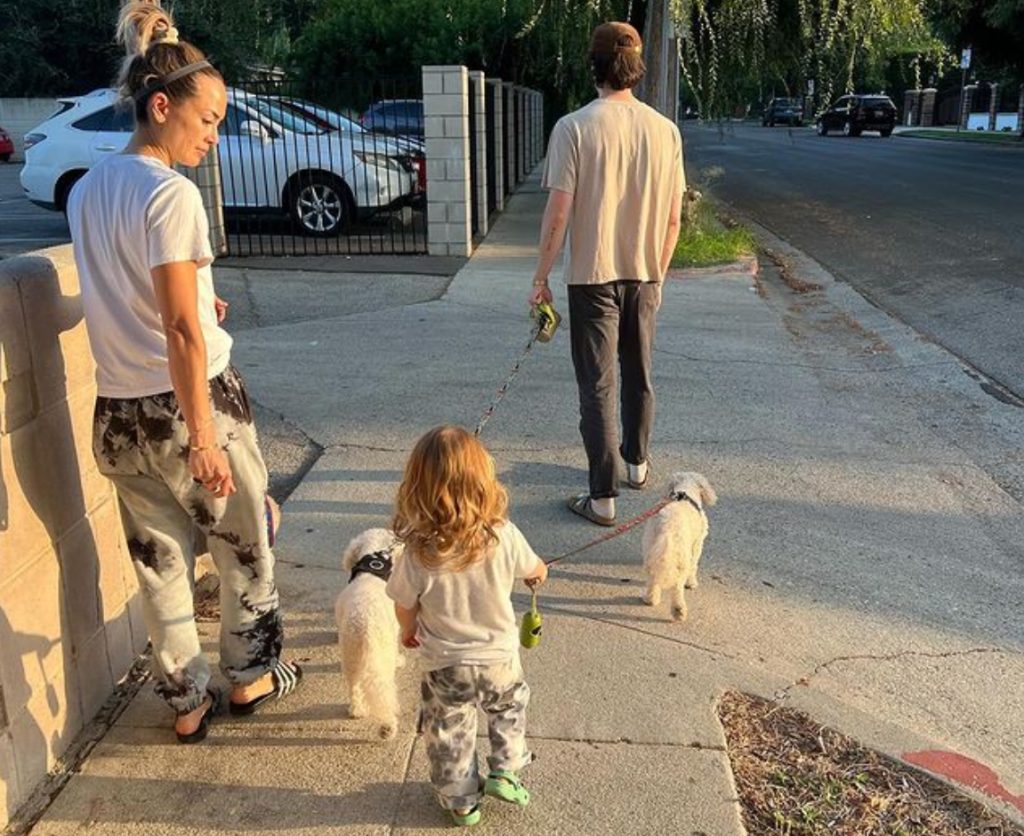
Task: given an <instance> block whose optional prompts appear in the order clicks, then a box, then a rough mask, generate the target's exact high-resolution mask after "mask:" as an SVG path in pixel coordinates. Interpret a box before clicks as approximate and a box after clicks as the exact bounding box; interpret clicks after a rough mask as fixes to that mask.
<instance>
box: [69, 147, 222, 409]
mask: <svg viewBox="0 0 1024 836" xmlns="http://www.w3.org/2000/svg"><path fill="white" fill-rule="evenodd" d="M68 224H69V226H70V227H71V240H72V242H73V249H74V253H75V263H76V264H77V266H78V279H79V284H80V285H81V289H82V307H83V310H84V312H85V321H86V327H87V329H88V332H89V343H90V345H91V347H92V353H93V357H95V359H96V381H97V384H98V390H99V394H100V395H102V396H105V397H110V398H141V397H145V396H147V395H155V394H158V393H160V392H169V391H171V389H172V388H173V387H172V385H171V374H170V368H169V365H168V359H167V338H166V336H165V334H164V328H163V322H162V320H161V318H160V309H159V307H158V306H157V301H156V291H155V289H154V287H153V279H152V276H151V275H150V269H151V268H153V267H158V266H160V265H161V264H171V263H173V262H178V261H194V262H196V266H197V268H198V272H197V279H198V299H197V304H198V306H199V324H200V327H201V328H202V332H203V338H204V339H205V341H206V363H207V378H213V377H216V376H217V375H219V374H220V373H221V372H223V371H224V369H225V368H227V365H228V362H229V360H230V355H231V342H232V341H231V337H230V336H229V335H228V333H227V332H226V331H224V330H223V329H222V328H221V327H220V326H219V325H218V324H217V315H216V310H215V308H214V299H215V296H214V291H213V276H212V273H211V271H210V264H211V263H212V262H213V251H212V250H211V249H210V238H209V227H208V224H207V221H206V212H205V210H204V209H203V201H202V197H201V196H200V194H199V189H198V188H197V187H196V185H195V184H194V183H192V182H191V181H189V180H188V179H187V178H185V177H184V176H182V175H181V174H179V173H178V172H176V171H174V170H173V169H171V168H168V167H167V166H166V165H164V164H163V163H162V162H160V161H159V160H156V159H154V158H152V157H147V156H141V155H138V154H115V155H113V156H110V157H107V158H106V159H104V160H103V161H102V162H100V163H99V164H98V165H95V166H93V168H92V169H90V170H89V172H88V173H87V174H86V175H85V176H84V177H83V178H82V179H81V180H79V181H78V183H76V184H75V187H74V188H73V189H72V190H71V195H70V196H69V198H68Z"/></svg>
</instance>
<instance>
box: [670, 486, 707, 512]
mask: <svg viewBox="0 0 1024 836" xmlns="http://www.w3.org/2000/svg"><path fill="white" fill-rule="evenodd" d="M672 498H673V499H674V500H675V501H676V502H680V501H686V502H689V503H690V504H691V505H692V506H693V507H694V508H696V509H697V513H698V514H703V513H704V509H703V508H701V507H700V503H699V502H697V500H696V499H694V498H693V497H692V496H690V495H689V494H688V493H687V492H686V491H677V492H675V493H673V494H672Z"/></svg>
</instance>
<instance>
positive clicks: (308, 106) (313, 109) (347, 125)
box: [281, 99, 364, 134]
mask: <svg viewBox="0 0 1024 836" xmlns="http://www.w3.org/2000/svg"><path fill="white" fill-rule="evenodd" d="M281 105H282V106H284V107H286V108H288V109H289V110H290V111H293V112H294V113H297V114H298V115H299V116H300V117H302V118H304V119H308V120H310V121H312V122H315V123H317V124H320V125H323V126H324V127H325V128H327V129H328V130H332V131H342V132H346V131H347V132H348V133H353V134H358V133H362V132H363V130H364V128H363V126H362V125H360V124H359V123H358V122H354V121H353V120H351V119H349V118H348V117H347V116H342V115H341V114H340V113H336V112H335V111H333V110H328V109H327V108H326V107H321V106H320V105H316V104H313V103H312V102H304V101H302V100H300V99H289V100H282V101H281Z"/></svg>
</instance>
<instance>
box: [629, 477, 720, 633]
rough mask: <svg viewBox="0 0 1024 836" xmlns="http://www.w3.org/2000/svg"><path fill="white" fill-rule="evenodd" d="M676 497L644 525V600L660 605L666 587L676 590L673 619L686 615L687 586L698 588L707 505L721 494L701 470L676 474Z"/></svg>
mask: <svg viewBox="0 0 1024 836" xmlns="http://www.w3.org/2000/svg"><path fill="white" fill-rule="evenodd" d="M669 495H670V496H672V497H674V498H675V499H676V501H675V502H672V503H670V504H668V505H666V506H665V507H664V508H662V509H661V511H659V512H658V513H657V514H655V515H654V516H653V517H651V519H650V520H648V521H647V525H646V526H645V527H644V539H643V550H644V570H645V571H646V572H647V592H646V593H645V594H644V603H645V604H649V605H650V606H652V607H656V606H657V605H658V604H659V602H660V601H661V591H662V590H663V589H671V590H672V618H673V619H674V620H675V621H682V620H683V619H685V618H686V599H685V598H684V597H683V590H684V588H689V589H696V588H697V563H698V562H699V561H700V554H701V551H702V550H703V548H704V539H705V538H706V537H707V536H708V517H707V513H706V512H705V510H704V509H705V508H710V507H711V506H712V505H714V504H715V502H716V500H717V497H716V496H715V492H714V490H713V489H712V487H711V485H710V484H709V483H708V480H707V479H705V478H704V477H703V476H702V475H701V474H700V473H676V474H675V475H673V476H672V479H671V481H670V483H669Z"/></svg>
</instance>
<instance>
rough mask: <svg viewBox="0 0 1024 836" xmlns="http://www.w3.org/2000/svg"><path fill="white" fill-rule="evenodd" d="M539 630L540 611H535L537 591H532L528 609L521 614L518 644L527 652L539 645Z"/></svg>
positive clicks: (540, 628)
mask: <svg viewBox="0 0 1024 836" xmlns="http://www.w3.org/2000/svg"><path fill="white" fill-rule="evenodd" d="M541 630H542V627H541V619H540V611H539V610H538V609H537V590H533V598H532V600H531V602H530V609H529V610H527V611H526V612H524V613H523V620H522V622H521V623H520V625H519V643H520V644H521V645H522V646H523V647H525V648H526V649H527V650H529V649H530V648H531V647H536V646H537V645H538V644H540V634H541Z"/></svg>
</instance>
